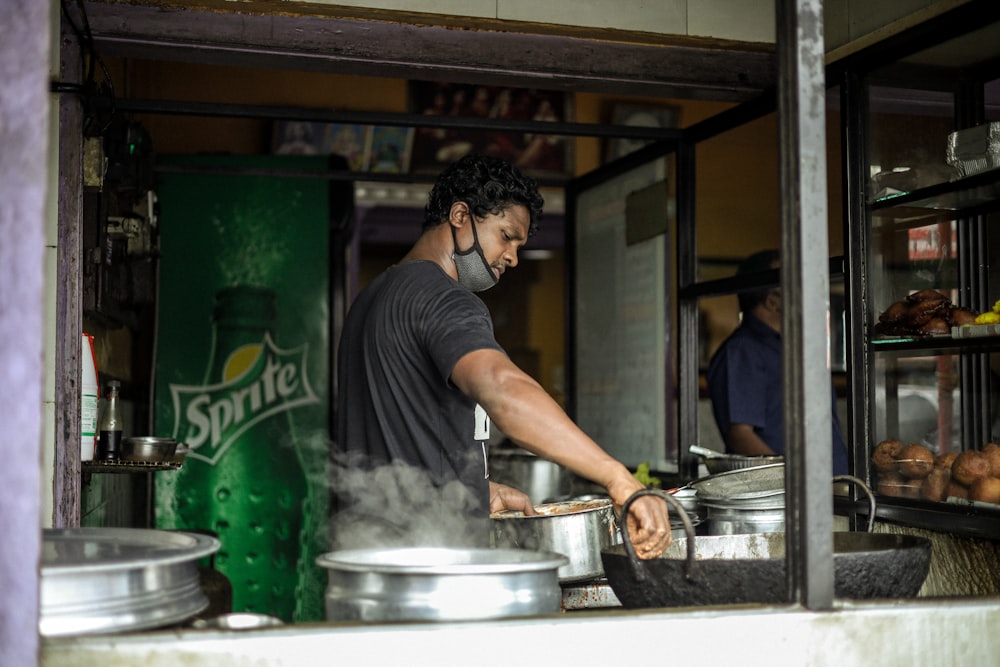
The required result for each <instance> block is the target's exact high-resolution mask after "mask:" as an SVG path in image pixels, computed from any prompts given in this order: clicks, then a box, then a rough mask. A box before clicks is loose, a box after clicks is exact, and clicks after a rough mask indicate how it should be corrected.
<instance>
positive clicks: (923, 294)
mask: <svg viewBox="0 0 1000 667" xmlns="http://www.w3.org/2000/svg"><path fill="white" fill-rule="evenodd" d="M947 298H948V297H947V296H946V295H944V294H942V293H941V292H938V291H937V290H936V289H922V290H920V291H918V292H914V293H913V294H910V295H908V296H907V297H906V299H905V300H906V302H907V303H921V302H923V301H937V300H940V299H947Z"/></svg>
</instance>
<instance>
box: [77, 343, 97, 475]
mask: <svg viewBox="0 0 1000 667" xmlns="http://www.w3.org/2000/svg"><path fill="white" fill-rule="evenodd" d="M81 351H82V358H81V360H80V370H81V374H80V460H81V461H93V460H94V456H95V454H96V451H97V404H98V400H99V399H100V393H101V392H100V391H99V389H98V387H99V385H98V384H97V363H96V362H95V361H94V337H93V336H91V335H90V334H88V333H84V334H83V344H82V346H81Z"/></svg>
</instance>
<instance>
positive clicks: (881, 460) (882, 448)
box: [872, 440, 903, 473]
mask: <svg viewBox="0 0 1000 667" xmlns="http://www.w3.org/2000/svg"><path fill="white" fill-rule="evenodd" d="M902 449H903V443H902V442H900V441H899V440H883V441H882V442H880V443H878V444H877V445H876V446H875V451H873V452H872V465H874V466H875V470H877V471H879V472H881V473H887V472H896V470H897V463H896V456H897V455H898V454H899V452H900V451H902Z"/></svg>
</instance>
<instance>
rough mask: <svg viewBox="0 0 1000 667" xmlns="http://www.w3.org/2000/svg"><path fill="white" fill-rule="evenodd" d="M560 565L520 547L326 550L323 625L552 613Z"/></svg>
mask: <svg viewBox="0 0 1000 667" xmlns="http://www.w3.org/2000/svg"><path fill="white" fill-rule="evenodd" d="M566 562H567V559H566V557H565V556H561V555H559V554H555V553H547V552H540V551H527V550H525V549H478V548H451V547H399V548H384V549H356V550H342V551H333V552H330V553H327V554H323V555H322V556H320V557H319V558H318V559H317V560H316V563H317V564H318V565H319V566H320V567H322V568H324V569H326V570H327V588H326V618H327V620H329V621H465V620H485V619H496V618H506V617H514V616H534V615H539V614H553V613H556V612H558V611H559V609H560V605H561V604H562V591H561V589H560V588H559V579H558V575H557V572H558V569H559V567H560V566H562V565H565V564H566Z"/></svg>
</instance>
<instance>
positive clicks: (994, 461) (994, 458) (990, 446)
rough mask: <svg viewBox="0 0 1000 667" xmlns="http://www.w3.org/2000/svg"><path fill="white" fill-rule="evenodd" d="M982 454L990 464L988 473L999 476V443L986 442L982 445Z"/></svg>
mask: <svg viewBox="0 0 1000 667" xmlns="http://www.w3.org/2000/svg"><path fill="white" fill-rule="evenodd" d="M983 455H984V456H985V457H986V461H987V462H988V463H989V464H990V475H992V476H993V477H1000V445H998V444H997V443H995V442H987V443H986V444H985V445H983Z"/></svg>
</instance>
